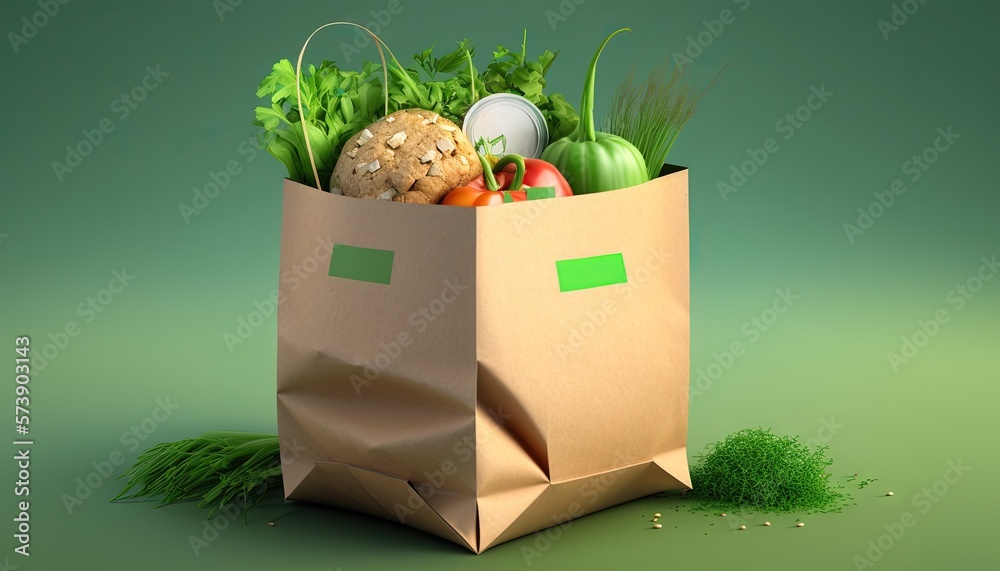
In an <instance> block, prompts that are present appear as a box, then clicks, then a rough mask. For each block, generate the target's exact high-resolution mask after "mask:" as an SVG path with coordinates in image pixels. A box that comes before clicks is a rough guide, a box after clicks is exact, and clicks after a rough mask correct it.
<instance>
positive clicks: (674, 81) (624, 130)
mask: <svg viewBox="0 0 1000 571" xmlns="http://www.w3.org/2000/svg"><path fill="white" fill-rule="evenodd" d="M637 64H638V62H636V63H634V64H632V67H631V68H629V71H628V74H627V75H626V77H625V79H624V80H622V82H621V83H620V84H619V85H618V88H617V89H616V90H615V93H614V96H613V97H612V99H611V104H610V105H609V106H608V118H607V121H606V124H605V125H604V127H603V130H604V131H607V132H608V133H612V134H615V135H618V136H619V137H622V138H623V139H625V140H627V141H629V142H630V143H632V144H633V145H635V146H636V148H638V149H639V152H640V153H642V157H643V158H644V159H645V160H646V171H647V174H648V175H649V178H650V179H653V178H656V177H657V176H659V174H660V169H661V168H662V167H663V163H664V162H665V161H666V158H667V154H669V153H670V149H671V147H673V145H674V141H676V140H677V136H678V135H679V134H680V132H681V129H683V128H684V125H686V124H687V122H688V120H689V119H691V116H692V115H694V113H695V110H696V109H697V107H698V103H699V101H701V98H702V97H704V96H705V93H706V92H707V91H708V89H709V88H711V87H712V85H713V84H714V83H715V81H714V80H713V81H712V82H711V83H709V84H708V86H707V87H705V89H702V90H698V89H696V88H695V85H694V81H690V80H689V79H688V77H687V74H686V68H684V67H682V66H680V65H674V66H673V70H672V71H671V70H670V67H671V64H670V60H669V58H668V59H666V60H664V61H663V63H661V64H660V65H659V66H658V67H656V68H655V69H653V70H652V71H651V72H650V73H649V75H648V76H647V77H646V80H645V81H644V82H642V84H641V85H636V84H635V71H636V65H637Z"/></svg>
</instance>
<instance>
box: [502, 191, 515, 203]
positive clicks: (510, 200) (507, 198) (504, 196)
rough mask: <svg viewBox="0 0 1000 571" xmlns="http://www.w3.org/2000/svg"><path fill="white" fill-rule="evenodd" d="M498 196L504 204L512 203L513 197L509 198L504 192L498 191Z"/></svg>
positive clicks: (508, 194)
mask: <svg viewBox="0 0 1000 571" xmlns="http://www.w3.org/2000/svg"><path fill="white" fill-rule="evenodd" d="M500 196H501V198H503V201H504V203H508V202H514V197H513V196H511V195H510V193H509V192H507V191H506V190H502V191H500Z"/></svg>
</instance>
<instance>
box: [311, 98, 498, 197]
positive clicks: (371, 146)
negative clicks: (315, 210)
mask: <svg viewBox="0 0 1000 571" xmlns="http://www.w3.org/2000/svg"><path fill="white" fill-rule="evenodd" d="M481 174H483V169H482V166H481V165H480V163H479V159H478V158H477V157H476V150H475V148H474V147H473V145H472V143H471V142H470V141H469V139H468V138H467V137H466V136H465V134H464V133H463V132H462V130H461V129H460V128H459V127H458V126H457V125H455V124H454V123H452V122H451V121H449V120H448V119H445V118H444V117H441V116H439V115H438V114H436V113H434V112H432V111H426V110H424V109H403V110H400V111H397V112H395V113H392V114H391V115H387V116H385V117H383V118H381V119H379V120H378V121H376V122H375V123H373V124H371V125H369V126H368V128H367V129H363V130H362V131H361V132H360V133H357V134H355V135H354V136H353V137H351V138H350V139H349V140H348V141H347V143H346V144H345V145H344V149H343V151H342V152H341V154H340V158H339V159H338V160H337V166H336V167H335V168H334V170H333V176H332V177H331V178H330V192H332V193H334V194H343V195H344V196H352V197H356V198H376V199H382V200H394V201H396V202H412V203H419V204H437V203H439V202H441V199H443V198H444V196H445V195H446V194H448V192H450V191H451V190H452V189H454V188H456V187H459V186H464V185H466V184H468V183H469V181H471V180H472V179H474V178H476V177H477V176H479V175H481Z"/></svg>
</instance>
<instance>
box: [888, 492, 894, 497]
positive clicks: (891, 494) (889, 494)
mask: <svg viewBox="0 0 1000 571" xmlns="http://www.w3.org/2000/svg"><path fill="white" fill-rule="evenodd" d="M886 495H887V496H893V495H895V494H893V493H892V492H889V493H888V494H886Z"/></svg>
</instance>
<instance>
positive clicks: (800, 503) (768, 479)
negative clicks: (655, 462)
mask: <svg viewBox="0 0 1000 571" xmlns="http://www.w3.org/2000/svg"><path fill="white" fill-rule="evenodd" d="M707 450H708V452H707V453H706V454H705V455H704V456H698V458H699V459H700V460H701V461H700V462H699V463H698V464H697V465H696V466H694V467H693V468H692V469H691V482H692V487H693V490H692V491H691V493H689V494H687V497H689V498H696V499H699V500H701V509H711V510H722V511H735V510H736V509H740V508H744V507H745V508H752V509H756V510H760V511H766V512H792V511H809V512H837V511H840V509H841V508H842V507H843V506H844V505H847V502H848V501H849V500H850V496H849V495H848V494H846V493H843V492H841V491H839V490H840V489H842V486H839V485H838V486H834V485H833V484H832V483H831V482H830V477H829V476H830V475H829V473H828V472H827V471H826V468H827V466H829V465H830V464H832V463H833V460H830V459H829V458H827V456H826V447H824V446H820V447H817V448H815V449H810V448H809V447H807V446H806V445H804V444H802V443H800V442H799V441H798V437H788V436H777V435H775V434H773V433H772V432H771V431H770V430H764V429H759V428H758V429H745V430H740V431H739V432H736V433H734V434H731V435H729V436H728V437H726V438H725V439H724V440H723V441H721V442H718V443H716V444H712V445H709V446H708V447H707Z"/></svg>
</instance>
